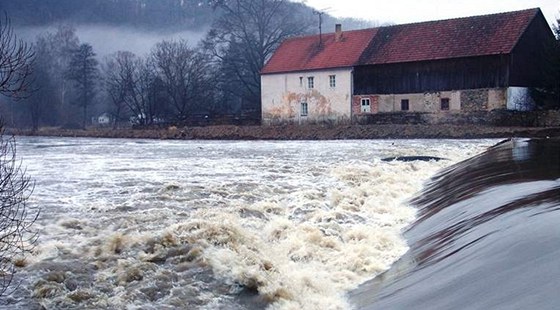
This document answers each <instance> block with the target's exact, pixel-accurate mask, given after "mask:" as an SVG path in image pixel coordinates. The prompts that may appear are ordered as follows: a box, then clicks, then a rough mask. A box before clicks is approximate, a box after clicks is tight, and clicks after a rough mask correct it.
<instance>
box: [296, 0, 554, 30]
mask: <svg viewBox="0 0 560 310" xmlns="http://www.w3.org/2000/svg"><path fill="white" fill-rule="evenodd" d="M302 2H305V3H306V4H307V5H309V6H311V7H313V8H316V9H318V10H323V9H325V10H326V11H327V12H328V13H329V14H331V15H334V16H336V17H355V18H361V19H366V20H371V21H378V22H380V23H392V24H405V23H412V22H419V21H427V20H438V19H448V18H456V17H464V16H473V15H484V14H492V13H499V12H506V11H516V10H523V9H529V8H535V7H540V8H541V10H542V11H543V13H544V15H545V17H546V18H547V20H548V22H549V23H550V24H552V23H555V21H556V18H557V17H559V16H560V1H558V0H499V1H496V0H375V1H373V0H302Z"/></svg>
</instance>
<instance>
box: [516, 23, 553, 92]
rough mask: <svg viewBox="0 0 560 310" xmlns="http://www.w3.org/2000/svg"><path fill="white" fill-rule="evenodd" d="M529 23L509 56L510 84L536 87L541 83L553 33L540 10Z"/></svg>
mask: <svg viewBox="0 0 560 310" xmlns="http://www.w3.org/2000/svg"><path fill="white" fill-rule="evenodd" d="M538 14H539V15H538V16H537V17H536V18H535V19H533V21H532V22H531V23H530V24H529V26H528V27H527V29H526V30H525V32H524V33H523V35H522V36H521V38H520V39H519V41H518V43H517V45H516V46H515V48H514V49H513V53H512V57H511V72H510V80H509V85H510V86H524V87H537V86H542V85H543V72H546V71H547V70H546V69H545V68H546V66H547V57H548V51H550V49H549V48H550V45H551V44H554V35H553V34H552V31H551V30H550V27H549V26H548V24H547V22H546V19H545V18H544V16H543V15H542V13H541V12H539V13H538Z"/></svg>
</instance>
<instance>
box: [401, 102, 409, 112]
mask: <svg viewBox="0 0 560 310" xmlns="http://www.w3.org/2000/svg"><path fill="white" fill-rule="evenodd" d="M409 109H410V106H409V102H408V99H403V100H401V111H408V110H409Z"/></svg>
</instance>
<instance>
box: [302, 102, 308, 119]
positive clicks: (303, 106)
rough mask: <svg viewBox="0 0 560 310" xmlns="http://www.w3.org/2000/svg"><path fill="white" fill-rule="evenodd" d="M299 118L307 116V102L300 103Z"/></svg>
mask: <svg viewBox="0 0 560 310" xmlns="http://www.w3.org/2000/svg"><path fill="white" fill-rule="evenodd" d="M300 110H301V116H307V102H302V103H301V108H300Z"/></svg>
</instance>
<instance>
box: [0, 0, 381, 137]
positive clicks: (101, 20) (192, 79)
mask: <svg viewBox="0 0 560 310" xmlns="http://www.w3.org/2000/svg"><path fill="white" fill-rule="evenodd" d="M0 10H6V13H7V18H6V19H3V20H2V21H1V22H3V25H4V26H5V29H6V30H7V31H6V34H5V35H4V37H5V38H4V41H3V42H4V43H3V44H4V45H5V46H0V52H2V50H4V51H9V50H10V49H9V47H10V46H11V47H13V48H22V49H24V50H29V53H30V54H33V59H32V60H29V61H27V60H25V61H23V62H24V63H25V64H26V65H25V66H22V68H25V69H26V70H27V71H26V72H30V74H31V73H32V74H31V75H30V78H29V79H27V81H28V83H26V84H25V86H26V87H20V88H19V89H18V91H17V92H16V91H13V92H11V93H13V94H12V95H11V96H10V97H11V98H2V97H1V96H0V118H4V120H5V121H6V124H7V125H8V126H9V127H24V128H33V129H38V128H39V127H62V128H73V129H74V128H84V127H87V126H89V125H96V124H98V125H99V123H103V124H106V125H113V126H123V125H125V126H129V125H137V126H141V127H144V126H162V125H164V126H167V125H173V124H177V125H180V124H183V125H204V124H212V123H214V124H224V123H235V124H255V123H258V122H259V121H260V115H261V113H260V112H261V111H260V98H261V85H260V70H261V69H262V67H263V66H264V64H265V63H266V62H267V61H268V59H269V58H270V57H271V55H272V53H273V52H274V51H275V49H276V48H277V47H278V46H279V45H280V44H281V43H282V41H283V40H285V39H286V38H289V37H293V36H299V35H306V34H311V33H317V32H318V30H319V27H318V26H319V23H318V21H319V19H318V15H317V14H316V12H315V11H314V10H313V9H312V8H310V7H308V6H306V5H305V4H304V3H301V2H292V1H288V0H262V1H255V0H206V1H203V0H200V1H194V0H18V1H14V0H0ZM263 16H265V17H267V18H262V17H263ZM321 21H322V24H321V26H322V27H323V31H324V32H328V31H329V30H327V29H330V31H332V30H334V24H335V23H339V22H342V23H343V24H344V27H345V28H344V29H345V30H348V29H352V28H362V27H367V26H371V25H372V24H371V23H367V22H364V21H359V20H353V19H345V20H337V19H335V18H333V17H331V16H329V15H327V14H325V15H324V16H322V19H321ZM93 23H97V24H101V25H109V26H115V27H129V28H133V29H134V30H138V31H136V32H139V33H143V32H144V31H146V32H147V31H148V30H150V32H151V33H152V34H153V33H164V32H169V31H177V32H181V31H189V30H195V31H196V30H202V31H203V32H204V33H205V35H204V36H203V37H202V40H201V41H198V42H197V41H187V40H186V38H184V37H179V38H176V39H163V38H162V39H161V40H160V41H159V42H158V43H156V44H154V45H153V46H152V47H151V50H150V51H149V53H145V51H144V52H142V51H135V50H133V49H127V48H125V49H123V50H118V51H116V52H114V53H112V54H109V55H102V56H100V55H99V54H98V46H96V45H95V44H94V43H92V42H85V41H83V38H79V36H78V32H77V29H78V27H84V28H87V26H84V25H91V24H93ZM12 26H13V30H14V31H13V32H11V27H12ZM26 26H28V27H39V28H42V27H44V26H48V27H45V29H43V30H44V31H42V32H41V33H39V35H38V36H36V37H35V38H32V39H30V40H29V41H30V42H29V43H23V42H21V43H18V42H20V41H19V39H20V38H21V37H19V36H18V30H19V29H20V28H22V27H26ZM108 29H110V28H108ZM0 39H2V38H0ZM124 39H125V38H123V40H124ZM1 44H2V41H1V40H0V45H1ZM2 48H4V49H2ZM1 57H2V55H0V59H1ZM14 57H17V55H14ZM1 66H2V63H0V72H2V70H4V69H6V70H7V69H9V68H2V67H1ZM101 116H105V117H101Z"/></svg>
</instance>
